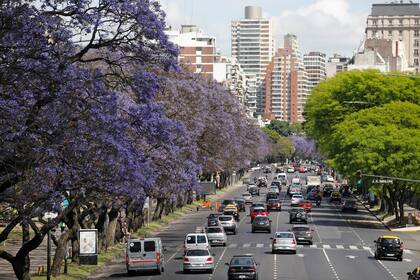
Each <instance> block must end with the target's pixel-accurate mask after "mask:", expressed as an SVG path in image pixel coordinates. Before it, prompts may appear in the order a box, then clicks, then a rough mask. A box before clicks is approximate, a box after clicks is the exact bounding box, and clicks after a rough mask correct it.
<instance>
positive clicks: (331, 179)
mask: <svg viewBox="0 0 420 280" xmlns="http://www.w3.org/2000/svg"><path fill="white" fill-rule="evenodd" d="M325 181H327V182H331V183H333V182H334V177H333V176H331V175H327V176H325Z"/></svg>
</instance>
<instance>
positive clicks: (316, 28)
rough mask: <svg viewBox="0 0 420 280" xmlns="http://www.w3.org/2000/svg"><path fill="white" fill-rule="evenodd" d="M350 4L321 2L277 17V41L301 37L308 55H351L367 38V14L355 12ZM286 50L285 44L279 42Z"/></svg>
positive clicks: (346, 1)
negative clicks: (335, 53) (365, 35)
mask: <svg viewBox="0 0 420 280" xmlns="http://www.w3.org/2000/svg"><path fill="white" fill-rule="evenodd" d="M349 1H350V0H317V1H315V2H314V3H313V4H310V5H308V6H305V7H300V8H298V9H296V10H286V11H284V12H283V13H281V15H280V16H278V17H273V21H274V25H275V32H276V33H275V34H276V38H277V39H279V38H282V37H283V35H284V34H286V33H293V34H296V35H297V36H298V39H299V41H300V45H301V48H302V49H303V50H304V51H310V50H316V51H323V52H326V53H328V54H330V55H331V54H332V53H334V52H339V53H343V54H346V55H350V54H351V52H352V50H354V49H356V48H357V47H358V45H359V42H360V41H361V39H362V37H363V34H364V26H365V22H366V17H367V14H366V13H358V12H351V11H350V9H349ZM277 41H278V43H277V46H278V47H279V46H282V40H277Z"/></svg>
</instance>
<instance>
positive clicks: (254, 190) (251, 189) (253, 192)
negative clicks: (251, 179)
mask: <svg viewBox="0 0 420 280" xmlns="http://www.w3.org/2000/svg"><path fill="white" fill-rule="evenodd" d="M248 192H249V193H250V194H251V195H253V196H256V195H258V196H259V195H260V190H259V189H258V188H257V187H249V189H248Z"/></svg>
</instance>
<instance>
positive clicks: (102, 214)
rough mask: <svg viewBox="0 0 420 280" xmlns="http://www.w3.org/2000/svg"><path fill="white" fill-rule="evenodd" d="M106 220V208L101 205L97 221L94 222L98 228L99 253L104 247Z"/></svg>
mask: <svg viewBox="0 0 420 280" xmlns="http://www.w3.org/2000/svg"><path fill="white" fill-rule="evenodd" d="M108 221H109V220H108V208H107V207H106V206H102V207H101V208H100V209H99V215H98V222H97V223H96V229H97V230H98V245H99V246H98V249H99V253H100V252H102V250H103V249H106V244H105V243H106V234H107V227H108Z"/></svg>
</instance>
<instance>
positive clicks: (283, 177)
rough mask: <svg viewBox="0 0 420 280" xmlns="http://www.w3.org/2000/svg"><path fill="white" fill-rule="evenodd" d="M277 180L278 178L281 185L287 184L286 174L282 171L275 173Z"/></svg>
mask: <svg viewBox="0 0 420 280" xmlns="http://www.w3.org/2000/svg"><path fill="white" fill-rule="evenodd" d="M277 180H279V181H280V182H281V183H282V184H283V185H286V184H287V174H286V173H284V172H282V173H278V174H277Z"/></svg>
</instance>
